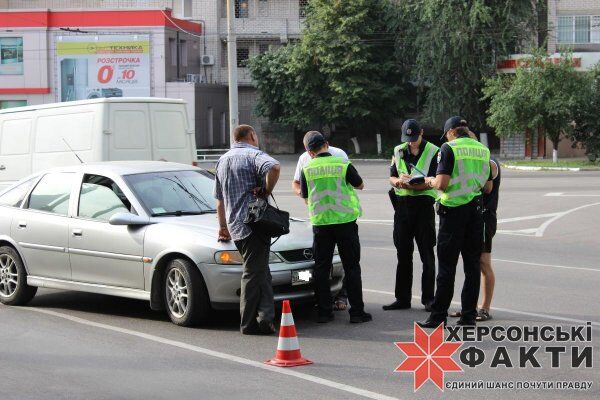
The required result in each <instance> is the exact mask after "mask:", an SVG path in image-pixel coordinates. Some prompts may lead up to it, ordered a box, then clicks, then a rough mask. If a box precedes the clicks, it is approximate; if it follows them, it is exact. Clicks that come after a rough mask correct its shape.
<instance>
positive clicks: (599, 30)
mask: <svg viewBox="0 0 600 400" xmlns="http://www.w3.org/2000/svg"><path fill="white" fill-rule="evenodd" d="M590 42H592V43H600V15H594V16H593V17H592V29H591V34H590Z"/></svg>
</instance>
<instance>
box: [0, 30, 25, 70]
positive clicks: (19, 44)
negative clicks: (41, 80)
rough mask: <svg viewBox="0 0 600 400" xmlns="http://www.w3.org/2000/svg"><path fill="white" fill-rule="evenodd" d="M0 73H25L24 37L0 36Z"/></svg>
mask: <svg viewBox="0 0 600 400" xmlns="http://www.w3.org/2000/svg"><path fill="white" fill-rule="evenodd" d="M0 75H23V38H22V37H2V38H0Z"/></svg>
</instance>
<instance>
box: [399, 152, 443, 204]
mask: <svg viewBox="0 0 600 400" xmlns="http://www.w3.org/2000/svg"><path fill="white" fill-rule="evenodd" d="M407 146H408V143H402V144H401V145H398V146H396V147H395V148H394V159H395V160H396V170H397V171H398V176H400V175H401V174H408V168H407V167H406V163H405V162H404V159H403V158H402V155H403V151H404V149H406V147H407ZM439 149H440V148H439V147H437V146H436V145H434V144H432V143H429V142H427V143H425V149H423V153H421V156H420V157H419V161H417V165H416V167H417V168H418V169H419V170H420V171H423V172H424V173H428V172H429V167H430V166H431V160H433V157H435V155H436V153H437V152H438V150H439ZM413 174H414V175H421V174H419V173H418V172H417V171H413ZM395 192H396V195H398V196H431V197H433V198H434V199H436V198H437V197H438V193H437V190H435V189H427V190H411V189H398V188H396V189H395Z"/></svg>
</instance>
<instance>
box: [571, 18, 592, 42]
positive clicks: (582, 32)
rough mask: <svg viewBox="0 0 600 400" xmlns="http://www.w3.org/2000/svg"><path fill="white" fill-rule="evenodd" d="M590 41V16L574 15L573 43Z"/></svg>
mask: <svg viewBox="0 0 600 400" xmlns="http://www.w3.org/2000/svg"><path fill="white" fill-rule="evenodd" d="M589 42H590V17H589V16H578V17H575V43H589Z"/></svg>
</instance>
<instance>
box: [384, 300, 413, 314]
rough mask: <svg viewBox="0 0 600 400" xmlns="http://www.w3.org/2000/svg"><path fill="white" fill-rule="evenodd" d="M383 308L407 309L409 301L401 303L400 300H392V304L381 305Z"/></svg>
mask: <svg viewBox="0 0 600 400" xmlns="http://www.w3.org/2000/svg"><path fill="white" fill-rule="evenodd" d="M381 308H383V309H384V310H386V311H389V310H408V309H409V308H410V303H402V302H400V300H396V301H394V302H393V303H392V304H387V305H385V306H383V307H381Z"/></svg>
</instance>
